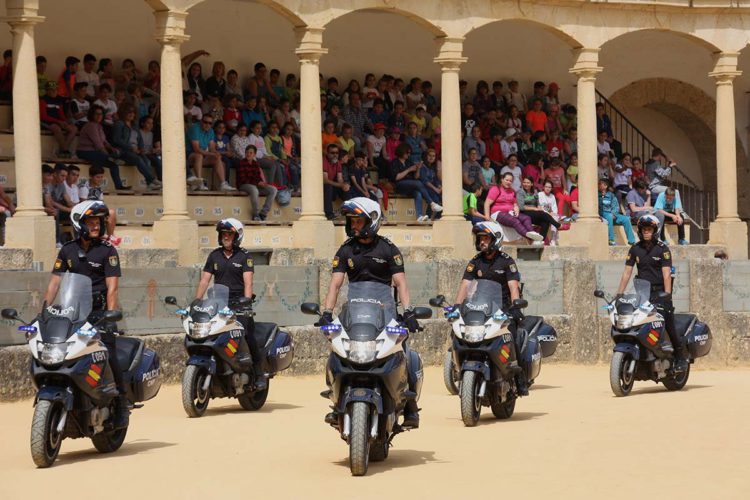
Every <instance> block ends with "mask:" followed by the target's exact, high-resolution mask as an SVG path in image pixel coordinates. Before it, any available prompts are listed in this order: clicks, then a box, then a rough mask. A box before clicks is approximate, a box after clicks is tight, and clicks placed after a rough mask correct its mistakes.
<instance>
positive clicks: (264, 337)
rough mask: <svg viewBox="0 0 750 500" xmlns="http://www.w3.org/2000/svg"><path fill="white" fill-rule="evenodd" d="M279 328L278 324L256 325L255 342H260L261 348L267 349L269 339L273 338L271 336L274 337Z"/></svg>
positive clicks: (262, 323)
mask: <svg viewBox="0 0 750 500" xmlns="http://www.w3.org/2000/svg"><path fill="white" fill-rule="evenodd" d="M277 328H278V326H277V325H276V323H264V322H256V323H255V331H254V332H253V335H255V341H256V342H258V346H259V347H260V348H263V347H265V345H266V343H267V342H268V339H269V338H271V335H273V333H274V332H275V331H276V329H277Z"/></svg>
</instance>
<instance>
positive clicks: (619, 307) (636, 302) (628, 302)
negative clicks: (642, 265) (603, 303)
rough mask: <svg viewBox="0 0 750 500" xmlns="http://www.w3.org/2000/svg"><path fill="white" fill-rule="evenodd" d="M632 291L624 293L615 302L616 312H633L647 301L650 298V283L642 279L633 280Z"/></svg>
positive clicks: (623, 314)
mask: <svg viewBox="0 0 750 500" xmlns="http://www.w3.org/2000/svg"><path fill="white" fill-rule="evenodd" d="M633 288H634V292H632V293H626V294H625V295H623V296H622V297H621V298H620V299H618V301H617V303H616V304H615V307H616V311H617V314H619V315H620V316H625V315H629V314H633V313H634V312H635V310H636V309H638V307H640V306H641V305H643V304H645V303H647V302H648V301H649V299H650V298H651V283H649V282H648V281H646V280H642V279H638V278H636V279H634V280H633Z"/></svg>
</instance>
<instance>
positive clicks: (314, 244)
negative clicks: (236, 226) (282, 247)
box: [293, 27, 336, 258]
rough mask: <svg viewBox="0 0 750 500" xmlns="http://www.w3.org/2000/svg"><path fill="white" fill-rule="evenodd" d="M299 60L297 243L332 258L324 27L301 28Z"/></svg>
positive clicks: (332, 236)
mask: <svg viewBox="0 0 750 500" xmlns="http://www.w3.org/2000/svg"><path fill="white" fill-rule="evenodd" d="M295 34H296V36H297V43H298V45H297V50H296V51H295V52H296V54H297V57H298V58H299V62H300V115H301V117H300V129H301V130H300V135H301V149H302V151H301V153H302V180H301V190H302V214H301V216H300V218H299V220H298V221H296V222H295V223H294V226H293V231H294V233H293V234H294V246H295V247H296V248H312V249H313V252H314V254H315V256H316V257H321V258H329V257H332V256H333V253H334V250H335V248H336V241H335V235H334V228H333V224H332V223H331V222H330V221H328V220H326V218H325V215H324V212H323V147H322V140H321V121H320V113H321V109H320V83H319V81H320V79H319V74H320V58H321V57H323V56H324V55H325V54H327V53H328V49H324V48H323V29H322V28H306V27H305V28H298V29H296V30H295Z"/></svg>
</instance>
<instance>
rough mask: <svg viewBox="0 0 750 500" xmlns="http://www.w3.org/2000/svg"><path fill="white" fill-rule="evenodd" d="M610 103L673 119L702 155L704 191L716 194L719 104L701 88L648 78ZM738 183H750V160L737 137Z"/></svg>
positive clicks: (743, 203)
mask: <svg viewBox="0 0 750 500" xmlns="http://www.w3.org/2000/svg"><path fill="white" fill-rule="evenodd" d="M609 100H610V101H611V102H612V104H614V105H615V107H617V108H619V109H620V110H622V111H623V112H624V113H625V114H626V115H627V109H628V108H634V107H643V108H648V109H652V110H654V111H657V112H659V113H661V114H662V115H664V116H666V117H668V118H669V119H670V120H672V121H673V122H674V123H675V125H677V127H678V128H679V129H680V130H682V131H683V132H684V133H685V135H686V136H687V137H688V138H689V139H690V141H691V142H692V143H693V145H694V147H695V150H696V153H697V154H698V158H699V162H700V165H701V172H702V176H703V186H704V189H706V190H710V191H715V190H716V185H717V177H716V101H715V100H714V99H713V98H712V97H711V96H709V95H708V94H706V93H705V92H704V91H702V90H701V89H699V88H697V87H695V86H694V85H691V84H689V83H686V82H683V81H679V80H674V79H671V78H648V79H643V80H638V81H636V82H633V83H630V84H629V85H626V86H625V87H622V88H621V89H619V90H617V91H616V92H614V93H613V94H612V95H611V96H610V97H609ZM736 140H737V167H738V169H737V170H738V184H739V185H740V186H742V185H747V183H748V182H750V179H749V178H748V177H749V176H748V175H747V166H748V158H747V154H746V153H745V149H744V147H743V145H742V142H741V141H740V139H739V137H737V139H736ZM739 196H740V199H739V202H740V213H741V214H743V215H744V216H747V215H748V213H750V203H749V202H750V200H749V199H748V198H747V197H746V196H744V195H743V193H742V192H740V195H739Z"/></svg>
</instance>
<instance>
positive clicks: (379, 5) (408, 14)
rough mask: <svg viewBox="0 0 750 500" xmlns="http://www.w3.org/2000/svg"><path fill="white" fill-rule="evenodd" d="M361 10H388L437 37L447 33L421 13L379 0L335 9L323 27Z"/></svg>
mask: <svg viewBox="0 0 750 500" xmlns="http://www.w3.org/2000/svg"><path fill="white" fill-rule="evenodd" d="M361 12H387V13H391V14H397V15H399V16H403V17H405V18H407V19H410V20H411V21H414V23H416V24H418V25H420V26H422V27H423V28H425V29H427V31H429V32H430V33H431V34H432V35H433V36H435V37H441V36H445V35H446V33H445V32H444V31H443V29H442V28H440V27H439V26H437V25H436V24H434V23H432V21H430V20H428V19H427V18H425V17H423V16H422V15H420V14H419V13H417V12H413V11H411V10H408V9H405V8H403V7H396V6H393V5H388V3H387V2H386V3H384V2H382V1H378V0H371V1H367V2H362V5H359V6H355V7H353V8H352V9H351V10H342V11H333V12H332V15H331V17H330V18H329V19H327V20H326V22H325V24H324V25H323V27H328V25H330V24H331V23H332V22H335V21H337V20H339V19H341V18H343V17H346V16H347V15H349V14H354V13H361Z"/></svg>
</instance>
